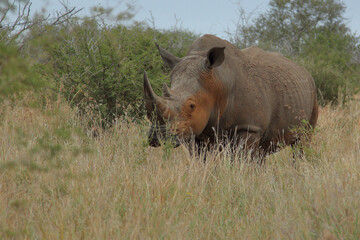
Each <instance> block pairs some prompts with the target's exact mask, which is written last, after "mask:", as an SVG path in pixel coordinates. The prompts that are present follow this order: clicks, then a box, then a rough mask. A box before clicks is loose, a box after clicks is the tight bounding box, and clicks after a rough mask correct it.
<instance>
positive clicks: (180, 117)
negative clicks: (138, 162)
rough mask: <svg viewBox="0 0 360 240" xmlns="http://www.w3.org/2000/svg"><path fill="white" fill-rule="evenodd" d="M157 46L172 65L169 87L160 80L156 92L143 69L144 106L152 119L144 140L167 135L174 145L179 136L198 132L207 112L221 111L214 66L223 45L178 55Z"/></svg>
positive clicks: (221, 58) (221, 57) (220, 57)
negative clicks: (159, 94) (159, 85)
mask: <svg viewBox="0 0 360 240" xmlns="http://www.w3.org/2000/svg"><path fill="white" fill-rule="evenodd" d="M157 47H158V50H159V52H160V55H161V57H162V59H163V61H164V63H165V65H166V66H168V67H169V68H171V69H172V72H171V87H170V88H169V87H168V86H167V85H166V84H165V83H164V84H163V89H162V90H163V96H157V95H156V94H155V93H154V91H153V89H152V87H151V84H150V81H149V79H148V77H147V75H146V73H145V72H144V100H145V108H146V113H147V117H148V118H149V120H150V121H151V122H152V126H151V128H150V131H149V135H148V140H149V144H150V146H153V147H157V146H160V143H161V139H162V140H165V139H166V140H168V139H170V140H171V141H172V142H173V145H174V147H177V146H179V145H180V141H179V140H180V139H182V140H184V141H187V140H189V139H190V138H191V137H192V136H199V135H200V134H201V133H202V132H203V130H204V128H205V127H206V126H207V124H208V122H209V119H210V118H211V116H214V114H216V113H215V112H216V111H223V110H221V108H222V109H223V108H224V106H221V105H224V103H223V101H222V99H221V98H222V96H221V92H222V86H221V82H220V81H218V80H217V78H216V77H215V74H214V68H216V67H218V66H220V65H221V64H222V63H223V61H224V58H225V56H224V48H223V47H221V48H219V47H214V48H211V49H210V50H208V51H207V53H206V55H204V54H202V55H190V56H186V57H184V58H178V57H176V56H173V55H172V54H171V53H170V52H168V51H166V50H165V49H163V48H161V47H159V46H158V45H157ZM219 98H220V99H219ZM219 109H220V110H219Z"/></svg>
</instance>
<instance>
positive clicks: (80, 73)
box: [28, 19, 195, 127]
mask: <svg viewBox="0 0 360 240" xmlns="http://www.w3.org/2000/svg"><path fill="white" fill-rule="evenodd" d="M47 31H48V32H49V33H50V34H47V35H44V36H43V37H42V38H39V39H37V40H36V42H33V43H32V44H33V45H32V46H31V47H29V48H28V49H29V51H30V53H29V54H31V55H33V56H34V55H35V56H37V58H38V59H39V60H41V61H42V62H46V63H47V65H46V67H44V66H42V72H43V74H44V75H46V76H47V78H49V79H50V78H51V79H54V80H55V81H56V82H57V86H58V88H59V89H60V91H61V93H62V94H63V95H64V96H65V98H66V99H67V100H68V101H69V102H70V104H71V105H72V106H73V107H76V108H77V109H78V110H79V113H81V114H86V115H88V116H90V117H91V118H92V119H93V120H95V119H96V122H99V120H100V121H101V125H102V126H103V127H107V126H109V125H111V124H112V121H113V120H114V119H115V118H116V117H118V116H121V115H125V114H127V115H128V116H130V117H131V118H133V117H141V116H142V115H143V103H142V96H143V87H142V74H143V72H144V70H146V71H147V74H148V76H149V78H150V79H151V81H152V84H153V87H154V89H155V91H157V92H158V93H160V91H159V90H160V87H161V84H162V83H163V82H166V81H168V77H167V74H164V67H163V66H164V65H163V63H162V60H161V58H160V56H159V54H158V51H157V49H156V47H155V42H158V43H159V44H160V45H161V46H163V47H165V48H168V49H169V50H170V51H171V52H173V53H174V54H175V55H178V56H183V55H184V54H185V52H186V50H187V48H188V46H189V45H190V43H191V42H192V41H193V39H194V38H195V36H194V35H193V34H192V33H189V32H185V31H165V32H160V31H156V30H153V29H151V28H149V27H147V26H146V25H144V24H133V25H131V26H124V25H118V26H111V27H109V26H107V25H102V26H101V25H99V24H98V22H97V21H95V20H94V19H90V20H86V21H80V20H77V19H73V21H71V22H70V23H69V24H67V25H63V26H61V27H53V26H49V27H48V30H47Z"/></svg>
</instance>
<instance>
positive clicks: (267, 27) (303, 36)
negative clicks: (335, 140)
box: [232, 0, 360, 102]
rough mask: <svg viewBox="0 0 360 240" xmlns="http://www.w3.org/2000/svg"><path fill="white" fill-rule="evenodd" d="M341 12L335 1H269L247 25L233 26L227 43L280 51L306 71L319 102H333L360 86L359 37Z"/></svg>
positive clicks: (341, 4) (338, 3) (342, 9)
mask: <svg viewBox="0 0 360 240" xmlns="http://www.w3.org/2000/svg"><path fill="white" fill-rule="evenodd" d="M345 9H346V6H345V5H344V3H342V2H341V1H339V0H310V1H302V0H272V1H270V3H269V10H268V11H266V12H265V13H263V14H261V15H259V16H258V17H257V18H255V19H254V21H253V23H250V24H248V25H246V26H244V24H243V25H241V24H239V25H238V26H237V32H236V35H235V36H233V37H232V41H233V42H234V43H235V44H237V45H238V46H239V47H247V46H249V45H252V44H257V45H260V46H261V47H262V48H265V49H268V50H273V51H280V52H282V53H283V54H284V55H286V56H287V57H290V58H292V59H294V60H295V61H297V62H299V63H300V64H302V65H304V66H305V67H306V68H307V69H308V70H309V71H310V72H311V74H312V75H313V77H314V79H315V82H316V85H317V87H318V89H319V90H320V92H321V94H320V95H321V97H322V99H321V100H324V101H325V102H329V101H331V102H333V101H337V100H338V97H339V96H350V95H351V94H353V93H356V92H357V91H358V88H359V86H360V81H359V77H360V71H359V68H360V66H359V65H360V61H359V59H358V56H359V53H360V48H359V46H360V44H359V38H358V37H356V36H355V35H353V34H352V33H351V31H350V29H349V28H348V27H347V26H346V24H345V21H344V17H343V14H344V12H345ZM242 13H243V16H242V18H244V12H242ZM339 93H340V95H339ZM342 100H343V99H342Z"/></svg>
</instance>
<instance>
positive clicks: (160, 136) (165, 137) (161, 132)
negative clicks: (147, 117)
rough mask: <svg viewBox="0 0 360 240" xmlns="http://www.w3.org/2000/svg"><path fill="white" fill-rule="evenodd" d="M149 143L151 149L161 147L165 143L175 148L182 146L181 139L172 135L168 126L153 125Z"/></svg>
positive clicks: (149, 134)
mask: <svg viewBox="0 0 360 240" xmlns="http://www.w3.org/2000/svg"><path fill="white" fill-rule="evenodd" d="M148 142H149V145H150V146H151V147H160V146H161V145H162V144H165V143H170V144H171V145H172V146H173V147H174V148H177V147H178V146H180V145H181V141H180V139H179V137H178V136H177V135H175V134H172V133H170V131H169V129H168V127H167V126H166V125H151V127H150V130H149V133H148Z"/></svg>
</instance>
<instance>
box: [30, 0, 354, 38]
mask: <svg viewBox="0 0 360 240" xmlns="http://www.w3.org/2000/svg"><path fill="white" fill-rule="evenodd" d="M63 1H64V0H63ZM65 2H66V3H68V5H69V6H75V7H77V8H78V9H80V8H84V10H83V13H82V14H87V13H89V10H90V8H91V7H93V6H99V5H100V6H104V7H114V8H115V11H120V10H124V9H125V8H126V5H125V3H127V2H129V3H133V4H134V5H135V8H136V10H137V14H136V15H135V20H138V21H143V20H145V21H148V20H149V19H151V14H152V16H153V17H154V20H155V27H156V28H158V29H169V28H171V27H173V26H174V25H175V23H176V22H177V21H176V19H178V20H179V21H178V24H181V26H182V28H183V29H187V30H190V31H193V32H195V33H197V34H205V33H211V34H215V35H217V36H219V37H223V38H226V37H227V34H226V31H230V32H233V31H234V30H235V23H236V21H237V20H238V16H239V14H238V3H240V4H241V6H242V8H243V9H244V10H245V11H246V12H248V13H250V12H254V13H255V14H259V13H263V12H264V11H266V9H267V6H268V3H269V0H250V1H249V0H247V1H246V0H240V1H238V0H129V1H126V0H122V1H121V0H117V1H116V0H115V1H114V0H103V1H101V0H72V1H70V0H65ZM343 2H344V3H345V4H346V6H347V10H346V13H345V17H346V18H347V19H348V26H349V27H350V28H351V29H352V31H353V32H356V33H357V35H360V14H359V13H360V0H343ZM32 3H33V5H32V10H33V11H35V10H38V11H40V10H41V8H44V7H45V8H46V10H47V12H49V13H53V12H55V11H56V10H59V9H60V8H61V4H60V3H59V1H58V0H32ZM150 12H151V14H150Z"/></svg>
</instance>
